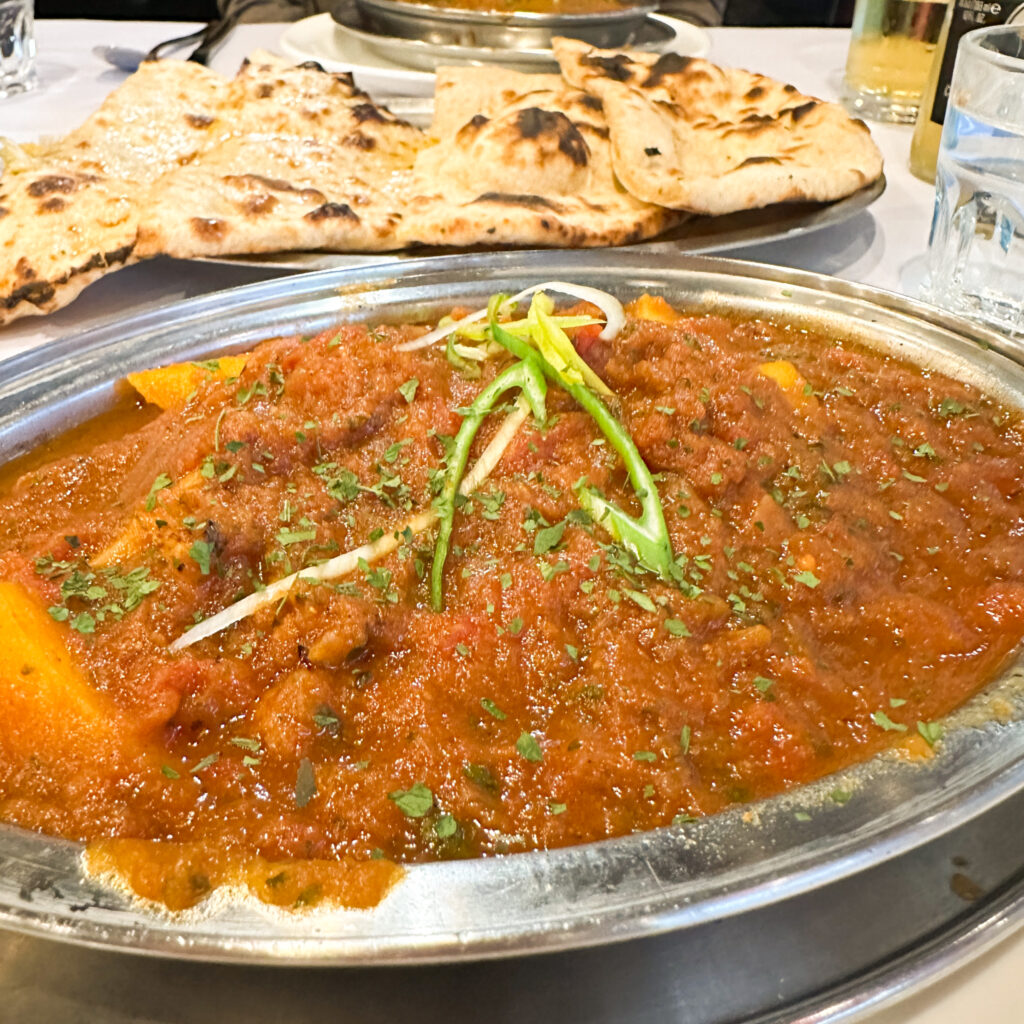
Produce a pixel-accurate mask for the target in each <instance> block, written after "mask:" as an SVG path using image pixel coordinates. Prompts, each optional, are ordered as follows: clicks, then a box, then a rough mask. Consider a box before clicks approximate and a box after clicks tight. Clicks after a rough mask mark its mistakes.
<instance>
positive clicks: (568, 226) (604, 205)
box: [400, 67, 680, 247]
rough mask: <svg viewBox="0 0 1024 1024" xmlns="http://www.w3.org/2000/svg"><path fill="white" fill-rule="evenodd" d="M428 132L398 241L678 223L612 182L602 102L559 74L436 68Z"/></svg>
mask: <svg viewBox="0 0 1024 1024" xmlns="http://www.w3.org/2000/svg"><path fill="white" fill-rule="evenodd" d="M431 135H432V136H433V137H434V138H436V139H437V140H438V141H437V143H436V144H435V145H434V146H432V147H431V148H429V149H425V150H423V151H422V152H421V153H420V154H419V156H418V158H417V160H416V166H415V170H414V173H413V177H412V182H411V185H410V188H409V193H410V195H409V200H408V202H407V206H406V211H405V215H404V217H403V220H402V224H401V227H400V233H401V237H402V238H403V240H404V241H405V242H406V243H408V244H415V243H422V244H427V245H455V246H469V245H478V244H487V245H564V246H571V247H581V246H593V245H621V244H624V243H629V242H638V241H641V240H643V239H645V238H650V237H652V236H654V235H657V234H659V233H660V232H661V231H663V230H665V228H667V227H669V226H670V225H672V224H674V223H676V222H678V220H679V219H680V216H679V215H678V214H676V213H674V212H672V211H669V210H665V209H663V208H661V207H658V206H654V205H652V204H650V203H646V202H643V201H642V200H638V199H636V198H635V197H634V196H632V195H630V194H629V193H628V192H627V191H626V190H625V189H624V188H623V187H622V186H621V185H620V184H619V183H618V181H617V180H616V178H615V175H614V174H613V172H612V164H611V152H610V149H609V145H608V127H607V125H606V123H605V119H604V113H603V110H602V104H601V101H600V100H598V99H595V98H594V97H593V96H588V95H587V94H586V93H584V92H581V91H580V90H578V89H572V88H568V87H566V85H565V83H564V82H563V81H562V80H561V78H559V77H558V76H557V75H530V74H524V73H522V72H518V71H509V70H505V69H501V68H483V67H460V68H441V69H439V70H438V80H437V91H436V99H435V115H434V122H433V125H432V128H431Z"/></svg>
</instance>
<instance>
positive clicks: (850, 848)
mask: <svg viewBox="0 0 1024 1024" xmlns="http://www.w3.org/2000/svg"><path fill="white" fill-rule="evenodd" d="M551 279H561V280H566V279H568V280H578V281H585V282H587V283H590V284H594V285H597V286H599V287H605V288H609V289H611V290H613V291H615V292H616V293H618V294H619V295H620V296H621V297H623V298H629V297H632V296H634V295H638V294H640V293H642V292H643V291H648V290H654V291H659V292H662V293H664V294H666V295H667V296H668V297H669V298H670V299H672V300H674V301H676V302H680V303H682V304H684V305H687V306H689V307H691V308H703V309H708V310H714V311H733V312H736V313H738V314H741V315H752V314H753V315H761V316H769V317H777V318H784V319H786V320H788V321H800V322H803V323H806V324H807V325H808V326H813V327H815V328H816V329H818V330H822V331H826V332H831V333H834V334H835V333H838V334H840V335H853V336H856V337H859V338H861V339H863V340H866V341H867V342H868V343H871V344H876V345H880V346H883V347H884V348H885V349H886V350H888V351H891V352H893V353H894V354H897V355H900V356H903V357H907V358H914V359H915V360H916V361H918V362H920V363H922V364H923V365H926V366H932V367H941V368H943V369H944V370H945V371H946V372H949V373H952V374H953V375H955V376H958V377H961V378H962V379H966V380H970V381H972V382H974V383H976V384H978V385H979V386H981V387H983V388H984V389H985V390H986V391H987V392H989V393H990V394H992V395H994V396H995V397H997V398H999V399H1000V400H1002V401H1004V402H1007V403H1009V404H1011V405H1013V406H1016V407H1018V408H1024V369H1022V367H1021V365H1020V362H1021V361H1022V360H1024V348H1022V346H1020V345H1019V344H1015V343H1013V342H1011V341H1008V340H1007V339H1004V338H1002V337H1001V336H1000V335H997V334H995V333H993V332H991V331H988V330H986V329H984V328H981V327H977V326H974V325H972V324H970V323H968V322H966V321H963V320H960V319H958V318H956V317H953V316H952V315H950V314H946V313H944V312H941V311H939V310H937V309H934V308H932V307H929V306H926V305H923V304H920V303H917V302H913V301H911V300H908V299H906V298H904V297H902V296H898V295H894V294H891V293H887V292H883V291H880V290H878V289H873V288H868V287H865V286H862V285H857V284H851V283H849V282H845V281H841V280H838V279H835V278H829V277H824V276H821V275H817V274H811V273H807V272H802V271H793V270H786V269H779V268H775V267H767V266H761V265H757V264H748V263H740V262H737V261H731V260H723V259H714V260H710V259H701V258H693V257H689V258H687V257H678V256H677V257H670V256H658V257H652V255H651V254H646V253H642V252H615V253H608V252H601V251H596V252H574V253H566V252H550V251H541V252H528V253H523V252H514V253H498V254H485V255H476V256H461V257H460V256H455V257H446V258H434V259H427V260H420V261H410V262H407V263H404V264H402V265H401V266H399V267H395V266H376V267H366V268H356V269H352V270H347V271H329V272H323V273H319V274H315V275H304V276H299V277H289V278H281V279H277V280H274V281H270V282H262V283H259V284H255V285H249V286H246V287H244V288H239V289H234V290H231V291H227V292H222V293H215V294H211V295H206V296H202V297H199V298H195V299H191V300H187V301H185V302H180V303H176V304H173V305H169V306H165V307H163V308H160V309H156V310H152V311H147V312H143V313H140V314H136V315H133V316H130V317H128V318H126V319H116V318H115V319H112V320H110V321H107V322H106V323H104V324H102V325H100V326H98V327H95V328H93V329H91V330H89V331H86V332H84V333H82V334H78V335H73V336H69V337H66V338H63V339H60V340H58V341H55V342H53V343H51V344H49V345H46V346H43V347H40V348H38V349H35V350H32V351H30V352H27V353H23V354H21V355H19V356H15V357H13V358H12V359H10V360H9V361H7V362H6V363H5V364H4V371H5V372H4V374H3V377H2V380H0V463H3V462H6V461H8V460H9V459H10V458H13V457H15V456H17V455H18V454H21V453H22V452H24V451H26V450H28V449H29V448H31V447H32V446H34V444H36V443H38V442H39V441H41V440H43V439H45V438H46V437H49V436H52V435H55V434H57V433H60V432H61V431H63V430H64V429H66V428H67V427H68V426H70V425H72V424H73V423H75V422H80V421H81V420H82V419H84V418H86V417H87V416H89V415H92V414H94V413H96V412H98V411H100V410H102V409H103V408H105V407H107V406H108V405H109V403H110V402H111V401H112V399H113V397H114V395H115V393H116V390H117V382H118V381H119V380H120V378H122V377H123V376H124V375H125V374H126V373H129V372H132V371H134V370H138V369H143V368H146V367H149V366H153V365H159V364H160V363H164V362H170V361H176V360H182V359H198V358H203V357H207V356H209V355H212V354H214V353H218V352H220V353H223V352H230V351H242V350H244V349H246V348H247V347H249V346H251V345H252V344H253V343H254V342H256V341H258V340H260V339H261V338H264V337H268V336H274V335H281V334H287V333H309V332H311V331H315V330H319V329H322V328H324V327H326V326H328V325H329V324H331V323H335V322H338V321H340V320H376V321H382V320H389V319H404V318H410V317H422V318H424V319H430V318H432V317H433V316H436V315H437V313H439V312H440V311H442V310H444V309H446V308H449V307H450V306H452V305H454V304H463V305H464V304H469V305H472V304H473V303H474V302H476V301H478V300H481V299H484V298H486V296H487V295H489V294H490V293H492V292H494V291H498V290H500V291H514V290H516V289H518V288H519V287H521V286H522V285H525V284H529V283H535V282H537V281H542V280H551ZM1022 662H1024V659H1022V658H1021V657H1020V655H1019V654H1018V656H1017V657H1016V659H1015V660H1014V661H1013V664H1012V665H1010V666H1008V668H1007V669H1006V670H1005V671H1004V672H1003V673H1002V675H1001V676H1000V678H999V679H998V680H996V681H995V682H994V683H993V684H992V686H990V687H989V688H988V689H987V690H986V691H985V693H984V694H983V695H981V696H980V697H978V698H976V699H975V700H973V701H972V702H970V703H969V704H968V705H967V706H966V707H965V708H964V709H962V710H961V711H959V712H957V713H956V714H954V715H953V716H951V718H950V719H949V720H948V722H947V726H948V733H947V737H946V739H945V740H944V741H943V743H942V744H941V745H940V747H939V748H938V751H937V754H936V756H935V757H934V758H932V759H931V760H929V761H927V762H925V763H916V764H911V763H908V762H906V761H902V760H900V759H898V758H895V757H880V758H875V759H874V760H872V761H870V762H867V763H866V764H864V765H860V766H858V767H856V768H854V769H851V770H849V771H847V772H843V773H840V774H839V775H836V776H831V777H829V778H827V779H824V780H821V781H820V782H819V783H815V784H813V785H810V786H806V787H802V788H799V789H796V790H794V791H792V792H791V793H788V794H785V795H783V796H780V797H776V798H774V799H771V800H766V801H762V802H760V803H757V804H752V805H747V806H738V807H736V808H735V809H731V810H729V811H727V812H725V813H723V814H719V815H715V816H712V817H709V818H705V819H701V820H700V821H698V822H695V823H692V824H688V825H685V826H676V827H666V828H661V829H656V830H654V831H652V832H648V833H642V834H635V835H630V836H626V837H623V838H620V839H612V840H605V841H602V842H596V843H589V844H585V845H581V846H576V847H570V848H566V849H561V850H554V851H550V852H537V853H525V854H516V855H513V856H507V857H498V858H490V859H483V860H471V861H454V862H447V863H438V864H423V865H414V866H411V867H409V869H408V870H407V873H406V876H405V877H404V879H403V880H402V881H401V882H400V883H399V884H398V885H397V886H396V888H395V889H394V890H393V891H392V892H391V893H390V894H389V895H388V896H387V897H386V898H385V899H384V901H383V902H382V903H381V904H380V905H379V906H378V907H376V908H374V909H373V910H371V911H354V910H333V911H332V910H324V911H314V912H311V913H306V914H301V915H288V914H283V913H280V912H275V911H272V910H269V909H267V908H263V907H260V906H255V905H254V904H253V903H251V902H246V901H232V900H230V899H229V898H227V897H229V896H230V894H225V898H222V899H217V898H216V897H215V898H214V899H213V900H212V901H210V903H209V904H208V905H206V906H205V907H204V908H203V909H202V910H200V911H198V912H190V913H188V914H184V915H176V916H175V915H162V914H159V913H157V912H156V911H154V910H153V909H151V908H146V907H142V906H140V905H138V904H137V903H135V902H133V901H131V900H129V899H127V898H125V897H124V896H123V895H121V894H120V893H119V892H117V891H116V890H114V889H111V888H110V887H108V886H106V885H103V884H101V883H100V882H98V881H97V880H95V879H90V878H86V877H84V876H83V875H82V872H81V869H80V848H79V847H78V846H76V845H75V844H73V843H69V842H66V841H62V840H54V839H51V838H48V837H45V836H41V835H37V834H34V833H28V832H25V831H22V830H18V829H15V828H12V827H10V826H0V925H2V926H6V927H9V928H12V929H16V930H20V931H24V932H29V933H34V934H42V935H46V936H49V937H53V938H58V939H65V940H69V941H74V942H79V943H84V944H88V945H94V946H102V947H107V948H114V949H119V950H124V951H130V952H136V953H146V954H151V955H158V956H172V957H184V958H197V959H206V960H220V961H241V962H248V963H275V964H296V965H298V964H332V965H380V964H415V963H429V962H450V961H458V960H474V959H484V958H489V957H500V956H508V955H522V954H531V953H540V952H545V951H549V950H558V949H571V948H581V947H586V946H593V945H599V944H603V943H608V942H615V941H620V940H623V939H627V938H633V937H638V936H644V935H655V934H658V933H662V932H665V931H669V930H672V929H678V928H687V927H693V926H696V925H700V924H704V923H707V922H709V921H713V920H715V919H718V918H722V917H725V916H731V915H737V914H744V913H747V912H750V911H752V910H755V909H758V908H762V907H765V906H769V905H773V904H776V903H779V902H780V901H782V900H785V899H788V898H790V897H793V896H796V895H798V894H802V893H807V892H811V891H813V890H816V889H818V888H820V887H823V886H826V885H828V884H830V883H833V882H836V881H839V880H841V879H844V878H848V877H850V876H851V875H855V874H856V873H858V872H860V871H863V870H865V869H867V868H869V867H871V866H872V865H877V864H880V863H882V862H884V861H886V860H889V859H891V858H893V857H896V856H900V855H902V854H903V853H906V852H908V851H910V850H913V849H916V848H917V847H919V846H921V845H922V844H924V843H926V842H928V841H929V840H931V839H934V838H936V837H938V836H941V835H944V834H946V833H947V832H949V831H950V830H951V829H953V828H955V827H956V826H958V825H960V824H962V823H963V822H965V821H968V820H970V819H971V818H973V817H975V816H976V815H978V814H981V813H983V812H984V811H986V810H988V809H990V808H992V807H995V806H996V805H998V804H999V803H1000V802H1001V801H1003V800H1005V799H1006V798H1007V797H1009V796H1010V795H1012V794H1014V793H1016V792H1018V791H1019V790H1020V789H1022V788H1024V685H1022V684H1024V663H1022ZM997 701H998V703H997ZM996 708H998V709H1000V713H999V714H996V713H995V709H996ZM839 790H841V791H842V792H844V793H848V794H850V795H849V799H847V800H845V801H844V802H836V800H835V799H831V798H830V795H832V794H835V793H836V792H837V791H839ZM798 812H805V813H806V814H807V815H809V819H808V820H803V816H802V815H801V817H800V818H798V817H797V816H796V815H797V813H798Z"/></svg>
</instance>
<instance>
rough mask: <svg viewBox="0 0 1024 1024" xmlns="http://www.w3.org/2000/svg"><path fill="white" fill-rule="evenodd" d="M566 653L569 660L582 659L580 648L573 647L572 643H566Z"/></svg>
mask: <svg viewBox="0 0 1024 1024" xmlns="http://www.w3.org/2000/svg"><path fill="white" fill-rule="evenodd" d="M565 653H566V654H567V655H569V660H570V661H577V662H578V661H579V660H580V652H579V650H578V649H577V648H576V647H573V645H572V644H566V645H565Z"/></svg>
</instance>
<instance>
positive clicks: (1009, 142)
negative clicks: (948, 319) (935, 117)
mask: <svg viewBox="0 0 1024 1024" xmlns="http://www.w3.org/2000/svg"><path fill="white" fill-rule="evenodd" d="M928 269H929V278H930V280H929V283H928V285H927V286H926V288H925V291H926V297H927V298H930V299H931V301H932V302H934V303H935V304H936V305H939V306H943V307H945V308H946V309H950V310H952V311H953V312H956V313H960V314H962V315H964V316H968V317H971V318H973V319H975V320H980V321H982V322H983V323H986V324H988V325H989V326H992V327H995V328H997V329H1000V330H1002V331H1003V332H1005V333H1006V334H1007V335H1009V336H1010V337H1013V338H1017V337H1024V26H1022V25H1019V24H1018V25H1003V26H997V27H993V28H987V29H980V30H979V31H976V32H970V33H968V34H967V35H966V36H964V38H963V39H962V40H961V42H960V47H959V49H958V51H957V58H956V67H955V69H954V71H953V81H952V84H951V86H950V93H949V107H948V109H947V111H946V120H945V122H944V124H943V129H942V141H941V143H940V146H939V161H938V169H937V171H936V176H935V214H934V217H933V219H932V230H931V237H930V238H929V241H928Z"/></svg>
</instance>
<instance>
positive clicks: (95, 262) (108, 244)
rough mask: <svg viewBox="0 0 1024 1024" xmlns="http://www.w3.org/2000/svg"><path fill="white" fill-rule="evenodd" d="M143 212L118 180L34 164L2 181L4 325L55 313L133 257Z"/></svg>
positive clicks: (0, 307)
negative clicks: (13, 321)
mask: <svg viewBox="0 0 1024 1024" xmlns="http://www.w3.org/2000/svg"><path fill="white" fill-rule="evenodd" d="M137 230H138V206H137V204H136V202H135V198H134V193H133V190H132V189H131V187H130V186H127V185H125V183H124V182H120V181H117V180H114V179H109V178H105V177H102V176H100V175H97V174H89V173H85V172H83V171H75V170H69V169H68V168H67V167H65V166H63V165H59V164H58V165H48V164H46V163H35V164H34V165H33V166H31V167H29V168H21V169H18V170H14V169H10V170H8V171H7V173H5V174H4V176H3V178H0V324H4V323H7V322H8V321H10V320H15V319H17V318H18V317H22V316H34V315H39V314H42V313H52V312H53V311H54V310H56V309H59V308H60V307H61V306H65V305H67V304H68V303H69V302H70V301H71V300H72V299H73V298H75V296H76V295H78V294H79V292H81V291H82V289H83V288H85V287H86V285H88V284H91V283H92V282H93V281H95V280H96V279H97V278H99V277H101V276H102V275H103V274H105V273H107V272H108V271H110V270H114V269H116V268H118V267H121V266H124V265H125V264H126V263H128V262H130V261H131V259H132V258H133V250H134V248H135V240H136V233H137Z"/></svg>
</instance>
